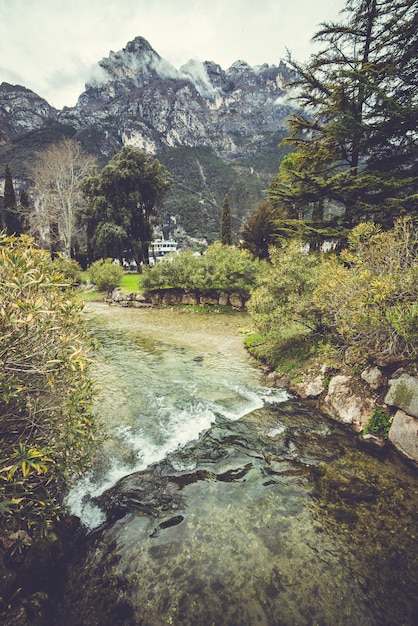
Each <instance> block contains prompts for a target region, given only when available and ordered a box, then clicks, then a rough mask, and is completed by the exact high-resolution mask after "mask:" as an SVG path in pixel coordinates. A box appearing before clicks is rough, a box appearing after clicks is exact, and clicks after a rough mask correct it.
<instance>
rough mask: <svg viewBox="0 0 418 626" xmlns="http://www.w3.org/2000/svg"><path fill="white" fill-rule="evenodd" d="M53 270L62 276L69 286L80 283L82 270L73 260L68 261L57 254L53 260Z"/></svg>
mask: <svg viewBox="0 0 418 626" xmlns="http://www.w3.org/2000/svg"><path fill="white" fill-rule="evenodd" d="M53 268H54V270H55V271H56V272H58V273H59V274H62V276H64V278H65V280H66V281H67V282H69V283H70V284H72V285H76V284H78V283H80V282H81V276H82V269H81V267H80V265H79V264H78V263H77V261H75V260H74V259H69V258H68V257H67V256H64V255H63V254H58V256H57V257H56V258H55V259H54V260H53Z"/></svg>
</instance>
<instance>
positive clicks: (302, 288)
mask: <svg viewBox="0 0 418 626" xmlns="http://www.w3.org/2000/svg"><path fill="white" fill-rule="evenodd" d="M320 269H321V262H320V258H319V256H318V255H316V254H303V253H302V245H301V242H300V241H298V240H294V241H291V242H289V243H287V244H286V245H285V246H284V247H283V248H271V249H270V263H269V264H265V265H263V266H262V271H261V274H260V276H259V278H258V281H257V286H256V288H255V290H254V291H253V293H252V295H251V300H250V303H249V310H250V312H251V314H252V317H253V319H254V323H255V325H256V327H257V329H258V330H259V331H260V332H261V333H263V334H264V335H269V334H271V333H273V334H274V333H277V332H279V331H281V330H282V329H283V328H286V327H288V326H293V325H295V324H296V325H299V326H302V327H305V328H308V329H310V330H313V331H316V330H319V329H320V328H321V325H322V320H321V314H320V310H319V308H318V307H317V306H316V305H314V304H313V302H312V295H313V293H314V291H315V289H316V287H317V285H318V282H319V276H320Z"/></svg>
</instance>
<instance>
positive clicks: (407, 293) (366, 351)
mask: <svg viewBox="0 0 418 626" xmlns="http://www.w3.org/2000/svg"><path fill="white" fill-rule="evenodd" d="M417 250H418V237H417V231H416V227H415V226H414V225H413V223H412V220H411V219H410V218H403V219H400V220H398V221H397V222H396V224H395V228H394V229H392V230H391V231H388V232H380V229H379V228H378V227H376V226H375V225H373V224H367V223H365V224H361V225H359V226H357V227H356V228H355V229H354V230H353V231H352V233H351V235H350V236H349V249H348V250H346V251H344V252H343V253H342V254H341V256H340V257H332V258H329V259H327V260H325V261H324V263H323V266H322V270H321V274H322V276H321V281H320V284H319V285H318V287H317V289H316V290H315V293H314V298H313V299H314V303H315V305H316V306H317V307H318V308H319V309H320V310H321V312H322V318H323V321H324V323H325V324H326V325H327V326H328V328H329V329H330V331H331V332H333V333H334V334H335V336H336V338H337V340H338V341H340V342H343V343H344V344H345V345H349V346H352V347H353V348H355V350H356V351H357V352H358V353H361V354H362V357H363V359H367V358H368V357H369V358H373V357H374V356H376V355H380V356H386V357H389V356H392V355H397V356H399V355H403V356H412V357H416V356H417V353H418V259H417Z"/></svg>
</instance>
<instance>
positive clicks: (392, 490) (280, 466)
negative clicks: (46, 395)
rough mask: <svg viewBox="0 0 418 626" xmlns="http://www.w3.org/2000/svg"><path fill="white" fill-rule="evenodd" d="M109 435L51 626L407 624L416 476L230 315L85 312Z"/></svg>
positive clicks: (410, 620)
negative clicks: (342, 418)
mask: <svg viewBox="0 0 418 626" xmlns="http://www.w3.org/2000/svg"><path fill="white" fill-rule="evenodd" d="M86 314H87V316H88V319H89V324H90V326H91V328H92V332H93V334H94V336H95V338H96V340H97V347H96V354H95V365H94V373H95V377H96V380H97V384H98V387H99V389H100V396H99V398H98V401H97V406H96V411H97V413H98V414H99V415H100V419H101V420H102V422H103V424H104V425H105V426H104V427H105V428H106V430H107V433H108V437H107V438H106V440H105V441H104V444H103V447H102V448H101V450H100V453H99V454H98V455H97V459H96V460H95V464H94V467H93V470H92V472H91V473H90V474H89V475H87V476H85V477H84V478H83V479H82V480H81V481H80V482H79V483H78V484H77V485H76V487H75V488H74V489H73V491H72V492H71V493H70V495H69V498H68V504H69V506H70V508H71V510H72V512H73V513H74V514H75V515H77V516H79V517H80V518H81V520H82V522H83V524H84V525H85V527H86V528H87V529H88V531H89V534H88V536H87V538H86V540H85V541H84V542H83V544H82V545H81V546H80V547H79V550H78V552H77V554H76V556H75V557H74V561H73V563H71V564H70V569H69V576H68V580H67V582H66V585H65V588H64V589H63V592H62V598H61V600H60V602H59V603H58V607H57V611H56V624H57V625H58V624H59V625H60V626H77V625H79V626H93V625H100V626H107V625H109V626H110V625H112V626H114V625H116V626H130V625H136V624H138V625H147V626H154V625H155V626H157V625H159V626H160V625H165V624H175V625H176V624H184V625H196V626H200V625H202V626H203V625H205V626H207V625H210V624H213V625H216V626H222V625H231V626H238V625H248V626H253V625H254V626H255V625H259V624H260V625H268V626H281V625H283V626H299V625H300V626H309V625H312V626H314V625H318V626H320V625H324V626H338V625H347V626H351V625H352V626H354V625H355V626H361V625H364V626H366V625H367V626H369V625H376V626H377V625H381V626H394V625H395V624H396V626H401V625H404V626H412V625H413V624H416V623H418V568H417V563H418V562H417V556H418V542H417V534H416V533H417V532H418V531H417V528H416V520H417V512H418V474H417V472H416V470H414V469H412V468H410V467H409V466H408V465H407V464H405V463H404V462H403V461H402V460H401V459H399V458H398V457H397V455H396V454H395V453H394V452H393V451H392V450H390V449H385V450H384V451H377V450H375V449H374V448H370V447H368V446H366V445H365V444H363V443H362V442H361V441H360V439H359V438H358V437H357V436H356V435H354V434H353V433H351V432H349V431H347V430H346V429H344V428H343V427H342V426H340V425H338V424H336V423H334V422H332V421H330V420H329V419H328V418H327V417H325V416H323V415H321V414H320V413H318V411H317V410H316V409H315V408H314V406H313V405H312V404H310V403H309V402H306V401H304V402H301V401H299V400H296V399H294V398H291V397H289V395H288V394H287V393H286V392H285V391H284V390H277V389H270V388H267V387H265V386H264V385H263V378H262V375H261V372H260V369H259V368H258V367H257V366H256V364H255V363H254V362H253V361H252V360H251V358H250V357H249V356H248V355H247V353H246V351H245V349H244V348H243V343H242V335H241V334H240V329H242V328H245V327H246V326H247V325H248V324H249V321H248V318H247V316H246V315H245V314H238V313H237V314H235V315H225V314H217V313H210V314H205V313H192V312H187V313H181V312H179V311H174V310H155V309H141V310H132V309H120V308H117V309H116V308H113V307H106V306H101V305H89V307H88V309H87V313H86Z"/></svg>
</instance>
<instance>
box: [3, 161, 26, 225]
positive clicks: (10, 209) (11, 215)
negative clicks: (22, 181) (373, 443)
mask: <svg viewBox="0 0 418 626" xmlns="http://www.w3.org/2000/svg"><path fill="white" fill-rule="evenodd" d="M4 225H5V228H6V231H7V233H8V234H9V235H13V234H14V235H21V234H22V232H23V226H22V220H21V217H20V214H19V210H18V207H17V203H16V194H15V190H14V187H13V179H12V174H11V172H10V168H9V166H8V165H6V167H5V170H4Z"/></svg>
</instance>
